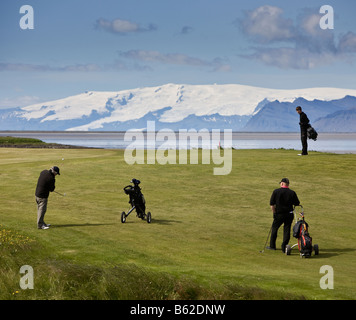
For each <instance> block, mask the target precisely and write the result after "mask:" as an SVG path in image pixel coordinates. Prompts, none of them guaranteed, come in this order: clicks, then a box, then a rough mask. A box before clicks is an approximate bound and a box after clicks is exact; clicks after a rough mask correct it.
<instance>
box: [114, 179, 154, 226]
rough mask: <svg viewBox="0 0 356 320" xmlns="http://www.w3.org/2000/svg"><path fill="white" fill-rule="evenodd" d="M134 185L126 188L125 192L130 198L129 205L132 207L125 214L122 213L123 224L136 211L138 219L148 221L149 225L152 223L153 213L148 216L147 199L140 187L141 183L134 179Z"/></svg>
mask: <svg viewBox="0 0 356 320" xmlns="http://www.w3.org/2000/svg"><path fill="white" fill-rule="evenodd" d="M131 182H132V183H133V184H134V185H133V186H132V185H128V186H126V187H125V188H124V192H125V193H126V194H127V195H128V196H129V204H130V205H131V209H130V210H129V211H128V212H127V214H126V213H125V211H123V212H122V213H121V222H122V223H125V221H126V218H127V217H128V216H129V214H130V213H131V212H132V211H133V210H136V214H137V217H138V218H140V219H142V220H146V221H147V222H148V223H151V212H148V213H147V214H146V201H145V197H144V196H143V194H142V192H141V188H140V187H139V186H138V185H139V184H140V183H141V182H140V180H137V179H132V181H131Z"/></svg>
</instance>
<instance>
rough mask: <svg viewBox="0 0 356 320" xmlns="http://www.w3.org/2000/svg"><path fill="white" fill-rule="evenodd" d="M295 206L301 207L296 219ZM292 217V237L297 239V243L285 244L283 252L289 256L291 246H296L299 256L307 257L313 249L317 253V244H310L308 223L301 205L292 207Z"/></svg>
mask: <svg viewBox="0 0 356 320" xmlns="http://www.w3.org/2000/svg"><path fill="white" fill-rule="evenodd" d="M296 207H300V208H301V212H300V213H299V215H300V218H299V219H297V215H296ZM293 212H294V218H295V225H294V227H293V237H294V238H297V239H298V243H296V244H294V245H292V246H290V245H287V246H286V251H285V254H286V255H287V256H289V255H290V254H291V251H292V249H293V248H295V247H297V246H298V250H299V253H300V257H301V258H303V257H304V258H309V257H310V256H311V255H312V252H313V250H314V254H315V255H318V254H319V246H318V245H317V244H314V245H313V244H312V237H311V236H310V235H309V231H308V227H309V226H308V224H307V223H306V221H305V220H304V209H303V206H295V207H294V210H293Z"/></svg>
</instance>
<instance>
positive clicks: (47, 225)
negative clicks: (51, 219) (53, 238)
mask: <svg viewBox="0 0 356 320" xmlns="http://www.w3.org/2000/svg"><path fill="white" fill-rule="evenodd" d="M43 225H44V226H46V227H49V226H50V225H51V224H50V223H49V224H47V223H43Z"/></svg>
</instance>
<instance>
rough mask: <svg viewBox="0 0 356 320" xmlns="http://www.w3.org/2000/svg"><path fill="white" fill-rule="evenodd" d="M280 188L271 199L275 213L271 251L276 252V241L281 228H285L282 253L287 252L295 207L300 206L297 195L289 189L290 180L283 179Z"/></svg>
mask: <svg viewBox="0 0 356 320" xmlns="http://www.w3.org/2000/svg"><path fill="white" fill-rule="evenodd" d="M280 186H281V187H280V188H279V189H275V190H274V191H273V193H272V196H271V199H270V206H271V209H272V212H273V223H272V228H271V239H270V245H269V247H267V249H269V250H276V240H277V233H278V229H279V227H280V226H281V225H282V224H284V227H283V242H282V251H283V252H285V250H286V245H287V244H288V242H289V239H290V229H291V226H292V222H293V206H299V203H300V202H299V199H298V196H297V194H296V193H295V192H294V191H293V190H292V189H289V179H287V178H283V179H282V180H281V182H280Z"/></svg>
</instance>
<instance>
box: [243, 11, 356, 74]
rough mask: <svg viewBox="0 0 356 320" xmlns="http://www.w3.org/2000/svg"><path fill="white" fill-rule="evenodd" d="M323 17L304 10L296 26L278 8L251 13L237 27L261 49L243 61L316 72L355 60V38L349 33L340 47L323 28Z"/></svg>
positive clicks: (329, 32) (332, 35)
mask: <svg viewBox="0 0 356 320" xmlns="http://www.w3.org/2000/svg"><path fill="white" fill-rule="evenodd" d="M315 12H316V13H315ZM321 17H322V15H320V14H319V11H318V10H316V11H314V10H312V9H305V10H303V12H302V14H300V15H299V16H298V19H297V23H296V24H295V25H294V23H293V21H292V20H290V19H286V18H284V17H283V10H282V9H280V8H278V7H272V6H262V7H259V8H257V9H255V10H253V11H248V12H247V13H246V14H245V16H244V18H243V19H240V20H239V21H238V23H239V25H238V26H239V27H240V29H241V30H242V32H243V33H244V34H245V35H246V36H248V37H249V38H250V39H251V40H252V41H253V42H256V43H257V44H258V45H259V46H255V47H252V48H251V49H252V50H253V51H254V53H252V54H249V55H243V56H242V57H245V58H248V59H254V60H257V61H260V62H262V63H264V64H266V65H270V66H275V67H278V68H282V69H313V68H316V67H318V66H321V65H329V64H332V63H334V62H335V61H351V60H352V59H354V58H355V56H356V55H355V53H356V35H355V34H354V33H352V32H348V33H347V34H346V35H344V36H342V37H341V38H340V40H339V43H338V44H337V41H336V39H335V34H334V30H323V29H321V28H320V25H319V22H320V19H321ZM287 43H288V46H286V44H287Z"/></svg>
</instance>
